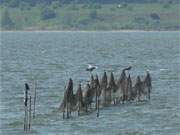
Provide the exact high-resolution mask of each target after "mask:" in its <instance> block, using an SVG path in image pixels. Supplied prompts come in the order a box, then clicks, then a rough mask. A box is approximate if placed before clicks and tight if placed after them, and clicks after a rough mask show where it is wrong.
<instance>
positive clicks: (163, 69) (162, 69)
mask: <svg viewBox="0 0 180 135" xmlns="http://www.w3.org/2000/svg"><path fill="white" fill-rule="evenodd" d="M159 70H160V71H168V70H169V69H167V68H161V69H159Z"/></svg>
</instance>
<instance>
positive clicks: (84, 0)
mask: <svg viewBox="0 0 180 135" xmlns="http://www.w3.org/2000/svg"><path fill="white" fill-rule="evenodd" d="M53 2H56V3H59V4H60V5H63V4H72V3H73V4H75V3H77V4H88V3H99V4H116V3H117V4H119V3H179V0H0V5H5V6H8V7H19V6H20V5H29V6H32V7H33V6H36V5H37V4H47V5H49V4H52V3H53Z"/></svg>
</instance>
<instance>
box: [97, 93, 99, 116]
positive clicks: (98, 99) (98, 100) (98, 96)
mask: <svg viewBox="0 0 180 135" xmlns="http://www.w3.org/2000/svg"><path fill="white" fill-rule="evenodd" d="M97 117H99V96H98V100H97Z"/></svg>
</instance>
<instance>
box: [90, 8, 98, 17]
mask: <svg viewBox="0 0 180 135" xmlns="http://www.w3.org/2000/svg"><path fill="white" fill-rule="evenodd" d="M89 17H90V18H91V19H96V18H97V11H96V10H93V11H91V12H90V14H89Z"/></svg>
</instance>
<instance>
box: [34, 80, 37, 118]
mask: <svg viewBox="0 0 180 135" xmlns="http://www.w3.org/2000/svg"><path fill="white" fill-rule="evenodd" d="M36 89H37V82H36V80H35V81H34V109H33V119H34V118H35V111H36Z"/></svg>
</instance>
